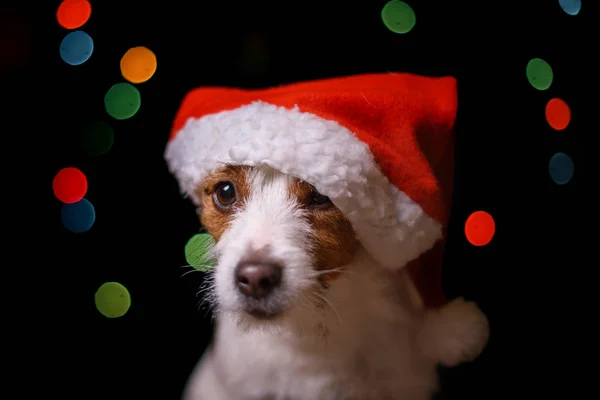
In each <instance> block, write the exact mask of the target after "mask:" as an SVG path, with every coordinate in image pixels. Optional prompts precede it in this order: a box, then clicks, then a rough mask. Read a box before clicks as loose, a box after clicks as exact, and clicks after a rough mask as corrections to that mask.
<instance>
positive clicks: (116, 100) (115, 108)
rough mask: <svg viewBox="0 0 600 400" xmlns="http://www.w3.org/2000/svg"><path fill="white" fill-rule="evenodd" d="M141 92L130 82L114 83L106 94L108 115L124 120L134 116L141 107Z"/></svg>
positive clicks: (105, 102)
mask: <svg viewBox="0 0 600 400" xmlns="http://www.w3.org/2000/svg"><path fill="white" fill-rule="evenodd" d="M141 102H142V99H141V96H140V92H139V91H138V90H137V89H136V88H135V87H134V86H133V85H132V84H130V83H125V82H121V83H117V84H115V85H113V86H112V87H111V88H110V89H108V91H107V92H106V95H105V96H104V107H105V109H106V112H107V113H108V115H110V116H111V117H113V118H114V119H118V120H122V119H128V118H131V117H133V116H134V115H135V114H136V113H137V112H138V110H139V109H140V105H141Z"/></svg>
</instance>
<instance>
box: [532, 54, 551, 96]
mask: <svg viewBox="0 0 600 400" xmlns="http://www.w3.org/2000/svg"><path fill="white" fill-rule="evenodd" d="M526 73H527V80H528V81H529V83H530V84H531V86H533V87H534V88H536V89H537V90H546V89H548V88H549V87H550V85H552V80H553V79H554V73H553V72H552V67H551V66H550V64H548V63H547V62H546V61H544V60H542V59H541V58H533V59H531V60H530V61H529V62H528V63H527V69H526Z"/></svg>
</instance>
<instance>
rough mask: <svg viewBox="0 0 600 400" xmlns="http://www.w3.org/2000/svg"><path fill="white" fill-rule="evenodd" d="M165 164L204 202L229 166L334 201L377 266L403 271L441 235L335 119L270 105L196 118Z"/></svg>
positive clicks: (184, 188) (183, 186) (176, 140)
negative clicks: (296, 183) (206, 185)
mask: <svg viewBox="0 0 600 400" xmlns="http://www.w3.org/2000/svg"><path fill="white" fill-rule="evenodd" d="M165 158H166V159H167V162H168V164H169V168H170V170H171V172H172V173H173V174H174V175H175V176H176V177H177V179H178V181H179V185H180V187H181V190H182V191H183V192H184V193H186V194H187V195H188V196H190V197H191V198H192V200H193V201H194V202H195V203H196V204H199V203H198V202H199V199H198V198H197V196H196V194H195V189H196V188H197V185H198V183H199V182H200V181H201V180H203V179H204V178H205V177H206V176H207V175H208V174H209V173H211V172H212V171H214V170H215V169H217V168H219V167H220V166H222V165H223V163H230V164H237V165H247V166H259V165H268V166H270V167H273V168H275V169H277V170H279V171H281V172H283V173H285V174H288V175H290V176H295V177H297V178H300V179H303V180H305V181H306V182H309V183H311V184H312V185H314V186H315V187H316V188H317V190H318V191H319V192H321V193H323V194H324V195H326V196H328V197H329V198H331V200H332V201H333V203H334V204H335V205H336V206H337V207H338V208H339V209H340V210H341V211H342V212H343V213H344V214H345V215H346V217H347V218H348V219H349V220H350V222H351V223H352V225H353V226H354V229H355V231H356V233H357V236H358V238H359V240H360V241H361V242H362V243H363V245H364V246H365V248H366V249H367V251H369V252H370V253H371V255H372V256H373V257H374V258H375V259H377V260H378V262H379V264H381V265H383V266H386V267H388V268H392V269H400V268H402V267H404V266H405V265H406V264H407V263H408V262H410V261H412V260H414V259H416V258H417V257H419V256H420V255H421V254H422V253H424V252H425V251H427V250H429V249H430V248H432V247H433V245H434V244H435V243H436V242H437V241H438V240H439V239H440V238H441V237H442V227H441V224H440V223H439V222H438V221H436V220H435V219H433V218H431V217H430V216H429V215H427V214H426V213H425V212H424V211H423V209H422V208H421V207H420V206H419V205H418V204H417V203H415V202H414V201H413V200H411V199H410V198H409V197H408V196H407V195H406V194H405V193H404V192H402V191H400V190H399V189H398V188H397V187H396V186H394V185H393V184H391V183H390V182H389V180H388V179H387V177H386V176H385V175H384V174H383V173H382V172H381V171H380V169H379V166H378V165H377V163H376V162H375V160H374V158H373V155H372V154H371V152H370V150H369V147H368V146H367V145H366V144H365V143H363V142H361V141H360V140H359V139H358V138H357V137H356V136H355V135H354V134H353V133H352V132H351V131H349V130H348V129H347V128H345V127H343V126H341V125H340V124H338V123H337V122H335V121H329V120H325V119H322V118H319V117H317V116H316V115H314V114H310V113H306V112H301V111H300V110H299V109H298V108H294V109H286V108H284V107H277V106H274V105H272V104H268V103H264V102H260V101H257V102H254V103H252V104H249V105H246V106H243V107H240V108H237V109H235V110H230V111H223V112H220V113H217V114H210V115H206V116H203V117H201V118H198V119H195V118H190V119H189V120H188V121H187V123H186V124H185V125H184V126H183V128H181V130H180V131H179V132H178V133H177V135H176V136H175V138H174V139H172V140H171V141H170V142H169V144H168V145H167V149H166V152H165Z"/></svg>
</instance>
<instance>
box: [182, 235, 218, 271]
mask: <svg viewBox="0 0 600 400" xmlns="http://www.w3.org/2000/svg"><path fill="white" fill-rule="evenodd" d="M214 246H215V240H214V238H213V237H212V236H211V235H210V234H208V233H198V234H196V235H194V236H192V237H191V238H190V240H188V242H187V244H186V245H185V260H186V261H187V263H188V264H189V265H190V266H191V267H194V268H195V269H197V270H200V271H207V270H209V269H211V268H212V267H214V266H215V265H216V260H215V259H214V258H213V257H211V253H210V250H211V249H212V248H213V247H214Z"/></svg>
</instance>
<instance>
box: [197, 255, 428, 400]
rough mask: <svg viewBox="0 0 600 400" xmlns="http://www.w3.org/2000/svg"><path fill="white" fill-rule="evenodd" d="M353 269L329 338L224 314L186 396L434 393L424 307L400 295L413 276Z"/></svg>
mask: <svg viewBox="0 0 600 400" xmlns="http://www.w3.org/2000/svg"><path fill="white" fill-rule="evenodd" d="M352 267H353V268H352V269H353V270H354V271H355V272H357V273H358V274H359V276H360V277H361V278H360V279H359V281H358V282H357V280H356V279H353V278H352V276H350V275H349V276H348V277H347V279H346V278H344V279H345V281H344V282H337V284H336V285H334V286H333V287H332V289H331V292H330V293H329V298H330V299H331V300H330V301H331V303H332V304H333V305H334V306H335V308H336V311H337V315H336V314H335V313H334V312H333V311H331V309H329V308H327V309H326V310H329V311H328V312H327V313H326V314H324V317H323V319H322V320H323V321H324V322H323V326H322V328H324V329H325V331H327V335H326V339H324V338H323V337H322V336H319V335H314V334H313V335H299V334H298V330H300V331H301V330H302V329H308V327H306V326H304V327H302V326H296V327H293V328H290V330H286V329H280V330H279V331H277V330H268V329H267V330H256V329H250V330H247V329H244V328H243V327H240V326H239V325H238V324H237V323H236V321H235V319H234V318H233V317H231V316H229V315H227V314H224V315H220V316H219V318H218V323H217V330H216V340H215V342H214V343H213V345H212V347H211V350H210V351H209V352H207V354H206V355H205V356H204V358H203V360H202V361H201V363H200V365H199V367H198V370H197V371H196V372H195V374H194V376H193V377H192V380H191V385H190V387H189V389H188V390H189V391H188V397H187V398H188V399H190V400H192V399H193V400H200V399H214V400H219V399H223V400H228V399H239V400H267V399H273V400H275V399H285V400H305V399H306V400H346V399H347V400H354V399H361V400H369V399H379V400H384V399H398V398H402V399H411V400H420V399H427V398H429V394H430V393H431V391H433V390H434V389H435V387H436V382H437V380H436V374H435V365H434V363H433V362H431V361H430V360H427V359H426V358H425V357H424V356H423V354H422V352H421V351H420V348H419V346H418V344H417V335H418V331H419V327H420V318H421V317H422V315H421V314H420V311H419V310H418V309H416V306H415V305H414V304H411V301H410V299H409V298H408V296H403V295H398V293H399V292H400V293H408V290H406V291H403V290H402V288H400V290H399V288H398V285H400V286H402V285H406V284H408V282H406V281H405V279H406V278H405V277H403V276H402V277H400V278H397V276H392V275H391V274H390V273H387V272H381V271H380V272H377V273H375V272H370V271H369V268H368V266H365V268H364V269H363V268H361V266H357V265H355V266H352ZM373 270H376V269H373ZM388 274H389V275H388ZM394 280H396V282H393V284H392V281H394ZM398 281H399V282H398ZM309 320H310V318H309V317H308V316H307V318H306V321H309ZM295 322H298V321H295ZM298 324H299V325H301V324H302V322H298ZM296 328H297V329H296ZM194 387H197V388H198V393H196V394H193V393H194ZM200 388H202V389H201V390H202V392H200ZM211 390H212V391H214V392H212V393H210V392H211Z"/></svg>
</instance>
